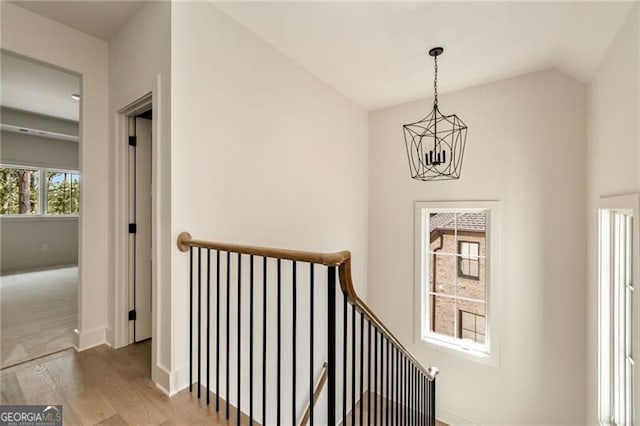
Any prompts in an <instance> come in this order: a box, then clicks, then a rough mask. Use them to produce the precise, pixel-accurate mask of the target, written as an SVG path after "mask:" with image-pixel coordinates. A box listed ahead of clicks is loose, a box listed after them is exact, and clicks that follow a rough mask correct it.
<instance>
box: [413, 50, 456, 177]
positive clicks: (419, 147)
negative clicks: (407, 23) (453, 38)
mask: <svg viewBox="0 0 640 426" xmlns="http://www.w3.org/2000/svg"><path fill="white" fill-rule="evenodd" d="M443 51H444V49H443V48H442V47H434V48H433V49H431V50H429V56H432V57H433V61H434V79H433V91H434V97H433V108H432V110H431V112H430V113H429V114H428V115H427V116H426V117H425V118H423V119H422V120H420V121H417V122H415V123H410V124H405V125H404V126H402V127H403V130H404V142H405V146H406V149H407V159H408V161H409V169H410V171H411V177H412V178H413V179H417V180H421V181H436V180H447V179H459V178H460V172H461V170H462V159H463V157H464V148H465V145H466V143H467V126H466V124H464V122H463V121H462V120H461V119H460V118H459V117H458V116H457V115H455V114H452V115H444V114H442V113H441V112H440V109H439V108H438V56H440V55H441V54H442V52H443Z"/></svg>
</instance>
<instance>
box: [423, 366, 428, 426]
mask: <svg viewBox="0 0 640 426" xmlns="http://www.w3.org/2000/svg"><path fill="white" fill-rule="evenodd" d="M426 401H427V376H425V375H423V376H422V418H423V419H424V420H423V422H422V424H423V425H424V426H427V421H428V420H429V419H428V418H427V403H426Z"/></svg>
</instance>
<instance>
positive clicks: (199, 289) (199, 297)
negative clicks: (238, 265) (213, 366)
mask: <svg viewBox="0 0 640 426" xmlns="http://www.w3.org/2000/svg"><path fill="white" fill-rule="evenodd" d="M201 262H202V249H201V248H200V247H198V399H200V388H201V386H200V378H201V377H202V376H201V373H200V362H201V361H202V352H200V340H201V337H202V331H201V330H200V327H201V325H202V298H201V293H202V265H201V264H200V263H201Z"/></svg>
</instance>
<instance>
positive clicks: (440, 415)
mask: <svg viewBox="0 0 640 426" xmlns="http://www.w3.org/2000/svg"><path fill="white" fill-rule="evenodd" d="M436 413H437V414H436V417H437V419H438V420H440V421H441V422H443V423H446V424H448V425H449V426H477V424H476V423H474V422H472V421H471V420H467V419H463V418H462V417H459V416H456V415H455V414H453V413H450V412H449V411H446V410H443V409H441V408H438V409H437V410H436Z"/></svg>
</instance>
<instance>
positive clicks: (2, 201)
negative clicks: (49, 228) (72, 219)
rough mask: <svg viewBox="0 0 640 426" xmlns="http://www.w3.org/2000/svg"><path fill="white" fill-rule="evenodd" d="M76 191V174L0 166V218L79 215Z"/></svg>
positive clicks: (65, 171) (78, 192)
mask: <svg viewBox="0 0 640 426" xmlns="http://www.w3.org/2000/svg"><path fill="white" fill-rule="evenodd" d="M41 182H42V185H41ZM79 189H80V174H79V173H78V172H76V171H69V170H49V169H43V168H34V167H28V166H19V165H16V166H14V165H11V166H7V165H2V166H0V215H2V216H42V215H68V216H74V215H77V214H78V213H79V207H80V191H79Z"/></svg>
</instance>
